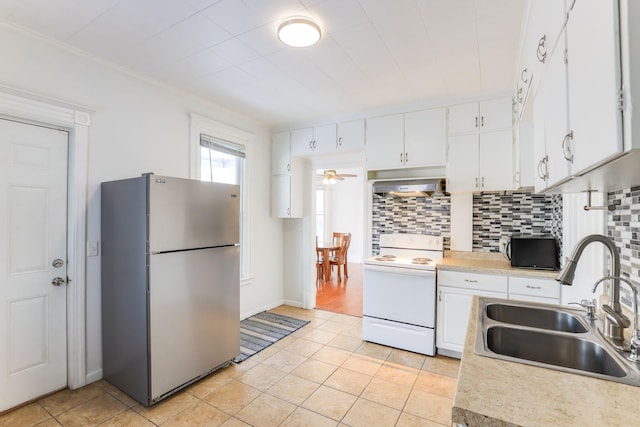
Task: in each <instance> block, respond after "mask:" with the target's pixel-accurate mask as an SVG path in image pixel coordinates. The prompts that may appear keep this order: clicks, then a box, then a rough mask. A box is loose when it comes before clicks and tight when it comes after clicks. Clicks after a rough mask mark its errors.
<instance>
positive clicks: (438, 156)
mask: <svg viewBox="0 0 640 427" xmlns="http://www.w3.org/2000/svg"><path fill="white" fill-rule="evenodd" d="M446 124H447V110H446V108H434V109H431V110H423V111H414V112H412V113H406V114H405V115H404V150H405V165H406V166H413V165H414V164H416V163H418V164H419V165H423V166H428V165H434V166H435V165H444V164H445V163H447V125H446Z"/></svg>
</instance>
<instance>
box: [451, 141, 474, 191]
mask: <svg viewBox="0 0 640 427" xmlns="http://www.w3.org/2000/svg"><path fill="white" fill-rule="evenodd" d="M479 176H480V145H479V141H478V135H477V134H473V133H470V134H463V135H455V136H450V137H449V163H448V164H447V191H452V192H455V191H479V190H480V181H479Z"/></svg>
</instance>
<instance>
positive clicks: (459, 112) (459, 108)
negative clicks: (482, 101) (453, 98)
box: [449, 102, 480, 134]
mask: <svg viewBox="0 0 640 427" xmlns="http://www.w3.org/2000/svg"><path fill="white" fill-rule="evenodd" d="M479 116H480V111H479V106H478V103H477V102H469V103H467V104H460V105H454V106H452V107H449V133H450V134H456V133H466V132H477V131H478V129H479V125H480V122H479V120H480V117H479Z"/></svg>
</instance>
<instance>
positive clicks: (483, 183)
mask: <svg viewBox="0 0 640 427" xmlns="http://www.w3.org/2000/svg"><path fill="white" fill-rule="evenodd" d="M480 185H482V188H484V176H483V177H482V183H481V184H480Z"/></svg>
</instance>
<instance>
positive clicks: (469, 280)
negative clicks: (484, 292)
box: [464, 279, 478, 283]
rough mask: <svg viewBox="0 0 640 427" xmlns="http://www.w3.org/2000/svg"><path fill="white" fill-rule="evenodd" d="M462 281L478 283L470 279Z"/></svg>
mask: <svg viewBox="0 0 640 427" xmlns="http://www.w3.org/2000/svg"><path fill="white" fill-rule="evenodd" d="M464 281H465V282H467V283H478V281H477V280H471V279H464Z"/></svg>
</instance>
